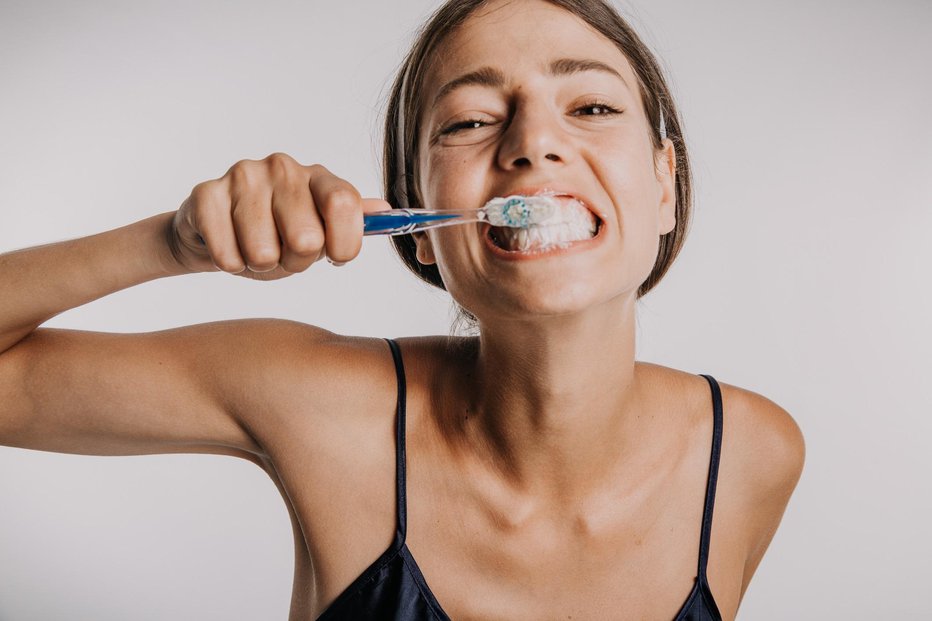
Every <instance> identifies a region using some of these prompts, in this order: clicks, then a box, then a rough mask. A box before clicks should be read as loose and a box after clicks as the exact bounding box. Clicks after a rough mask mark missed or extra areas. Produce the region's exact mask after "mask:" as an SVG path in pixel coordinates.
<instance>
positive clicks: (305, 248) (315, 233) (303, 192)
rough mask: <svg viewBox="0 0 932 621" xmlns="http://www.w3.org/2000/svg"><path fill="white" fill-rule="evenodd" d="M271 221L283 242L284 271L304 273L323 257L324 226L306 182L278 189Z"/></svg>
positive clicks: (274, 192) (282, 262)
mask: <svg viewBox="0 0 932 621" xmlns="http://www.w3.org/2000/svg"><path fill="white" fill-rule="evenodd" d="M272 217H273V218H274V220H275V226H276V228H277V229H278V236H279V238H280V239H281V242H282V248H281V259H280V260H279V264H280V265H281V266H282V269H284V270H285V271H286V272H291V273H293V274H294V273H298V272H303V271H304V270H306V269H307V268H308V267H310V266H311V265H312V264H313V263H314V262H315V261H317V260H318V259H320V258H321V256H323V250H324V225H323V222H322V221H321V219H320V216H319V215H318V214H317V210H316V209H315V208H314V201H313V198H312V197H311V190H310V188H309V187H308V185H307V184H306V183H305V182H304V180H301V181H300V182H298V183H281V184H279V185H278V186H276V188H275V189H274V190H273V192H272Z"/></svg>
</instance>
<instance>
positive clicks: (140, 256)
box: [0, 154, 387, 455]
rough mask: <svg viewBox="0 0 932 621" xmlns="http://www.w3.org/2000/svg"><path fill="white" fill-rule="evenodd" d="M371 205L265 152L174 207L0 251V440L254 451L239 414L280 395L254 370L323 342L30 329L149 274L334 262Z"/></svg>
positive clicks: (269, 334) (341, 184)
mask: <svg viewBox="0 0 932 621" xmlns="http://www.w3.org/2000/svg"><path fill="white" fill-rule="evenodd" d="M385 207H387V205H386V204H385V203H384V202H383V201H378V200H370V201H363V199H361V198H360V197H359V194H358V193H357V192H356V191H355V189H354V188H353V187H352V186H351V185H349V184H348V183H346V182H345V181H343V180H341V179H338V178H337V177H335V176H333V175H332V174H330V173H329V172H328V171H326V169H324V168H323V167H320V166H310V167H305V166H301V165H300V164H298V163H297V162H295V161H294V160H292V159H291V158H289V157H288V156H285V155H281V154H275V155H273V156H270V157H268V158H266V159H265V160H261V161H244V162H240V163H238V164H236V165H234V166H233V167H232V168H231V169H230V171H228V172H227V174H225V175H224V176H223V177H222V178H220V179H217V180H213V181H208V182H205V183H202V184H199V185H198V186H196V187H195V188H194V190H193V191H192V193H191V196H190V197H189V198H188V199H187V200H186V201H185V202H184V204H183V205H182V207H181V208H180V209H179V210H178V211H177V212H169V213H164V214H160V215H157V216H154V217H152V218H148V219H146V220H142V221H140V222H136V223H134V224H130V225H128V226H124V227H122V228H118V229H115V230H112V231H108V232H105V233H101V234H98V235H93V236H90V237H85V238H81V239H76V240H71V241H66V242H61V243H57V244H50V245H46V246H40V247H36V248H29V249H26V250H21V251H17V252H11V253H7V254H4V255H0V444H6V445H10V446H19V447H25V448H34V449H40V450H50V451H58V452H70V453H82V454H97V455H121V454H142V453H162V452H180V451H184V452H215V453H216V452H220V453H230V454H240V455H243V454H244V452H246V453H251V454H261V453H262V450H263V449H262V447H261V446H260V444H259V442H257V441H256V439H255V434H254V433H253V431H254V430H253V429H252V428H251V426H252V424H253V423H254V422H255V420H256V419H255V418H254V415H255V413H256V412H257V411H259V410H261V409H262V407H263V406H264V405H266V406H267V402H264V401H263V400H264V399H266V398H267V397H268V396H269V394H271V393H272V392H273V391H274V390H280V388H281V387H278V386H275V387H272V386H271V383H270V382H263V378H264V377H269V375H270V374H266V373H263V371H264V370H267V369H273V368H274V367H275V366H276V365H282V364H289V363H290V362H292V361H290V360H288V352H297V353H295V354H294V355H298V356H301V358H302V361H304V362H305V363H308V364H311V365H312V366H313V363H314V361H315V360H319V361H320V364H321V365H325V364H326V360H327V359H328V358H332V350H333V348H334V347H338V345H337V342H338V341H339V339H338V338H337V337H336V336H335V335H333V334H331V333H329V332H327V331H325V330H320V329H317V328H312V327H310V326H305V325H303V324H297V323H294V322H285V321H272V320H247V321H230V322H220V323H213V324H203V325H197V326H189V327H184V328H179V329H174V330H166V331H161V332H153V333H146V334H109V333H98V332H82V331H74V330H59V329H46V328H40V327H39V326H41V324H42V323H44V322H45V321H47V320H48V319H50V318H51V317H54V316H56V315H58V314H59V313H62V312H64V311H66V310H67V309H70V308H74V307H76V306H80V305H82V304H85V303H87V302H89V301H91V300H94V299H97V298H100V297H103V296H105V295H108V294H110V293H112V292H115V291H118V290H121V289H124V288H127V287H130V286H134V285H137V284H140V283H143V282H147V281H149V280H153V279H156V278H161V277H166V276H174V275H181V274H187V273H192V272H200V271H218V270H219V269H223V270H224V271H227V272H230V273H236V274H238V275H241V276H245V277H250V278H258V279H264V280H268V279H274V278H281V277H284V276H288V275H290V274H292V273H295V272H300V271H303V270H305V269H307V267H308V266H310V265H311V264H312V263H314V262H315V261H317V260H318V259H320V258H322V257H323V256H331V257H333V259H334V260H335V261H346V260H350V259H352V258H353V257H355V256H356V254H357V253H358V252H359V245H360V243H361V238H362V212H363V210H364V209H382V208H385ZM201 240H203V241H201ZM322 372H323V369H322ZM324 375H325V373H324ZM267 391H268V392H267Z"/></svg>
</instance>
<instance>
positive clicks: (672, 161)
mask: <svg viewBox="0 0 932 621" xmlns="http://www.w3.org/2000/svg"><path fill="white" fill-rule="evenodd" d="M655 164H656V165H655V169H656V171H657V181H658V182H659V183H660V204H659V205H658V207H659V213H658V216H659V218H658V224H659V225H660V230H659V233H660V234H661V235H666V234H667V233H669V232H670V231H672V230H673V229H674V228H676V148H675V147H674V146H673V141H672V140H670V139H669V138H664V139H663V147H662V148H661V149H660V150H659V151H658V152H657V158H656V162H655Z"/></svg>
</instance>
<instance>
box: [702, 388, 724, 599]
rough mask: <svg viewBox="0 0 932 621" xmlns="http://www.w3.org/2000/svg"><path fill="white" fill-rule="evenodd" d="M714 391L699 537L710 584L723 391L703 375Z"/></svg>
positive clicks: (703, 564) (704, 576) (703, 568)
mask: <svg viewBox="0 0 932 621" xmlns="http://www.w3.org/2000/svg"><path fill="white" fill-rule="evenodd" d="M702 377H704V378H705V379H706V381H708V382H709V387H710V388H711V389H712V415H713V423H712V457H711V459H710V460H709V480H708V483H707V484H706V491H705V508H703V510H702V534H701V535H700V537H699V580H701V581H703V582H706V583H708V579H707V578H706V566H707V565H708V564H709V541H710V539H711V538H712V509H713V507H714V505H715V487H716V484H717V483H718V464H719V461H720V459H721V455H722V425H723V422H722V391H721V388H719V385H718V382H716V381H715V378H714V377H712V376H711V375H702Z"/></svg>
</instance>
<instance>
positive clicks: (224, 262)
mask: <svg viewBox="0 0 932 621" xmlns="http://www.w3.org/2000/svg"><path fill="white" fill-rule="evenodd" d="M213 260H214V264H215V265H216V266H217V267H219V268H220V269H221V270H223V271H224V272H230V273H232V274H237V273H239V272H242V271H243V269H244V268H245V267H246V266H245V265H243V262H242V261H241V260H240V259H239V257H236V256H233V255H231V254H227V253H220V254H218V255H217V256H215V257H214V258H213Z"/></svg>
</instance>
